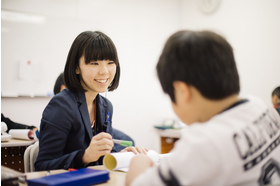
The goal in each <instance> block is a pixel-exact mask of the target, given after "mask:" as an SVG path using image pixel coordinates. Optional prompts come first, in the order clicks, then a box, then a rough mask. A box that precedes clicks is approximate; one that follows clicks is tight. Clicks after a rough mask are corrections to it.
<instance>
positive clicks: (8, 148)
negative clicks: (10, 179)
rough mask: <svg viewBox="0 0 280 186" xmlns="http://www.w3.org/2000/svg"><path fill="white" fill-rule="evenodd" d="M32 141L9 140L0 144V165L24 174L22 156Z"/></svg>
mask: <svg viewBox="0 0 280 186" xmlns="http://www.w3.org/2000/svg"><path fill="white" fill-rule="evenodd" d="M33 143H34V140H19V139H13V138H11V139H10V141H8V142H1V165H4V166H6V167H9V168H11V169H14V170H16V171H19V172H24V160H23V154H24V151H25V150H26V148H27V147H28V146H29V145H31V144H33Z"/></svg>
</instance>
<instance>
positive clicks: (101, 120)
mask: <svg viewBox="0 0 280 186" xmlns="http://www.w3.org/2000/svg"><path fill="white" fill-rule="evenodd" d="M100 97H101V96H100V95H99V94H97V96H96V99H97V100H96V119H97V122H96V123H97V124H98V125H97V126H98V132H102V131H103V125H104V124H105V121H106V115H107V113H106V109H107V105H106V103H105V102H104V101H103V100H102V99H101V98H100ZM103 132H106V131H103Z"/></svg>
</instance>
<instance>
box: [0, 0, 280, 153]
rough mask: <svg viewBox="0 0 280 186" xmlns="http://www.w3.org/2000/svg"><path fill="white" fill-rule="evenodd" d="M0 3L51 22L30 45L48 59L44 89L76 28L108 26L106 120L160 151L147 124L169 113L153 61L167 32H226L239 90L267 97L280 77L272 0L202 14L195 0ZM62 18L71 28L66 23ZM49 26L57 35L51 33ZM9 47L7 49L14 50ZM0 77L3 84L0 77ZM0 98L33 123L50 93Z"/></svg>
mask: <svg viewBox="0 0 280 186" xmlns="http://www.w3.org/2000/svg"><path fill="white" fill-rule="evenodd" d="M1 3H2V4H1V5H2V10H5V9H8V10H12V11H19V12H25V13H34V14H39V15H44V16H46V17H47V20H53V21H54V22H53V23H52V24H53V25H54V26H55V27H53V28H50V31H49V35H47V36H45V35H43V36H41V37H47V38H48V39H47V40H44V42H46V43H47V45H44V47H45V48H43V49H42V50H41V49H38V48H37V49H36V51H37V54H38V52H39V53H40V52H46V54H47V55H44V54H40V55H38V56H39V57H41V55H42V57H43V58H46V57H47V59H49V60H47V62H48V63H46V65H45V67H46V69H45V70H46V71H47V75H48V76H49V82H46V83H47V84H48V87H49V89H52V86H53V84H54V81H55V79H56V77H57V76H58V74H59V73H60V72H61V71H62V70H63V67H64V61H65V60H66V55H67V52H68V49H69V47H70V45H71V42H72V41H73V39H74V37H75V36H76V35H77V34H78V33H79V32H82V31H84V30H85V29H92V30H101V31H103V32H105V33H106V34H108V35H109V36H110V37H111V38H112V40H113V41H114V42H115V44H116V46H117V49H118V52H119V59H120V64H121V81H120V86H119V88H118V89H117V90H116V91H114V92H112V93H108V98H109V99H110V100H111V102H112V103H113V105H114V116H113V125H114V127H115V128H117V129H121V130H122V131H124V132H126V133H128V134H129V135H130V136H132V137H133V138H134V139H135V141H136V144H137V145H142V146H146V147H148V148H150V149H155V150H157V151H159V146H158V144H159V141H158V136H157V135H156V133H155V131H154V129H153V125H156V124H159V123H161V122H162V121H163V120H164V119H167V118H176V116H175V114H174V112H173V111H172V109H171V105H170V102H169V99H168V97H167V96H166V95H164V94H163V93H162V90H161V87H160V85H159V82H158V80H157V77H156V74H155V65H156V63H157V59H158V57H159V54H160V52H161V50H162V47H163V44H164V43H165V41H166V39H167V38H168V37H169V36H170V35H171V34H172V33H174V32H175V31H177V30H179V29H214V30H215V31H218V32H219V33H221V34H223V35H224V36H225V37H226V38H227V39H228V40H229V42H230V43H231V44H232V46H233V48H234V51H235V56H236V61H237V65H238V70H239V73H240V77H241V93H242V94H254V95H257V96H259V97H261V98H262V99H264V100H265V101H266V102H267V103H270V94H271V91H272V90H273V88H275V87H276V86H278V85H280V82H279V79H280V75H279V72H278V71H279V69H280V61H279V52H278V50H279V48H280V37H279V33H280V25H279V18H280V11H279V7H280V1H278V0H268V1H263V0H224V1H222V3H221V5H220V7H219V9H218V10H217V11H216V12H215V13H214V14H211V15H206V14H203V13H202V12H201V11H200V10H199V9H198V7H197V4H196V0H178V1H174V0H153V1H149V0H142V1H131V0H119V1H113V0H103V1H93V0H53V1H37V0H24V1H22V0H2V1H1ZM55 20H57V22H55ZM61 20H64V21H65V22H66V23H65V24H63V27H62V26H61V25H60V24H59V21H61ZM68 23H69V24H70V25H71V27H72V29H68V27H67V25H68ZM74 23H76V24H77V25H79V26H80V28H76V27H75V24H74ZM2 26H3V22H2ZM65 27H66V28H67V29H66V28H65ZM56 34H58V35H59V37H62V36H61V35H63V37H62V38H60V39H57V37H58V36H57V35H56ZM2 37H3V31H2ZM15 37H16V36H15ZM18 37H20V36H18ZM52 38H55V41H53V40H52ZM17 39H19V38H17ZM3 41H5V39H3ZM3 41H2V43H1V44H2V48H1V51H2V57H1V59H2V61H1V73H2V74H3V73H4V71H9V70H10V69H6V68H5V63H7V61H3V50H4V49H5V47H6V46H8V43H4V42H3ZM42 45H43V44H42ZM34 50H35V48H34ZM5 53H6V51H5ZM8 54H9V55H11V56H13V51H10V52H9V53H8ZM23 55H24V54H23ZM39 57H37V59H39ZM10 62H11V61H10ZM1 77H3V76H2V75H1ZM1 81H2V85H3V81H6V80H5V79H3V78H2V80H1ZM11 86H14V85H13V84H11ZM1 101H2V103H1V109H2V110H1V112H3V113H4V114H5V115H6V116H8V117H10V118H11V119H13V120H15V121H18V122H23V123H26V124H30V125H37V126H39V123H40V119H41V114H42V111H43V109H44V107H45V106H46V104H47V103H48V101H49V98H2V100H1Z"/></svg>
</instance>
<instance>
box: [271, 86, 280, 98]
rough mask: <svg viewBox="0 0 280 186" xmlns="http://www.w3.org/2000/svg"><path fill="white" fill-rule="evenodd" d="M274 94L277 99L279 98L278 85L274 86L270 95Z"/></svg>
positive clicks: (279, 89)
mask: <svg viewBox="0 0 280 186" xmlns="http://www.w3.org/2000/svg"><path fill="white" fill-rule="evenodd" d="M273 95H276V96H277V97H278V98H279V99H280V87H276V88H275V89H274V90H273V91H272V96H273Z"/></svg>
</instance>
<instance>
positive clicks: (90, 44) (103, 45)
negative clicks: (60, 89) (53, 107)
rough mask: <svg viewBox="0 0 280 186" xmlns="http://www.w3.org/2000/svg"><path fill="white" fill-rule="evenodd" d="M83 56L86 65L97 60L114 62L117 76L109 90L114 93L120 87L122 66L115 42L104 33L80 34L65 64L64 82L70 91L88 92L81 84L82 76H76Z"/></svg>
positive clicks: (86, 32) (89, 32) (87, 32)
mask: <svg viewBox="0 0 280 186" xmlns="http://www.w3.org/2000/svg"><path fill="white" fill-rule="evenodd" d="M83 55H84V57H85V63H86V64H88V63H89V62H90V61H97V60H111V61H114V62H115V64H116V74H115V77H114V79H113V81H112V83H111V85H109V87H108V90H109V91H113V90H115V89H116V88H117V87H118V86H119V79H120V65H119V59H118V54H117V49H116V47H115V45H114V43H113V41H112V40H111V39H110V38H109V37H108V36H107V35H106V34H104V33H102V32H99V31H95V32H92V31H85V32H82V33H81V34H79V35H78V36H77V37H76V39H75V40H74V42H73V43H72V46H71V48H70V51H69V53H68V57H67V61H66V64H65V68H64V82H65V85H66V87H67V88H68V89H69V90H70V91H73V92H77V91H84V92H86V91H87V90H85V89H84V88H83V86H82V85H81V83H80V75H78V74H76V68H77V67H78V66H79V60H80V58H81V57H82V56H83Z"/></svg>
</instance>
